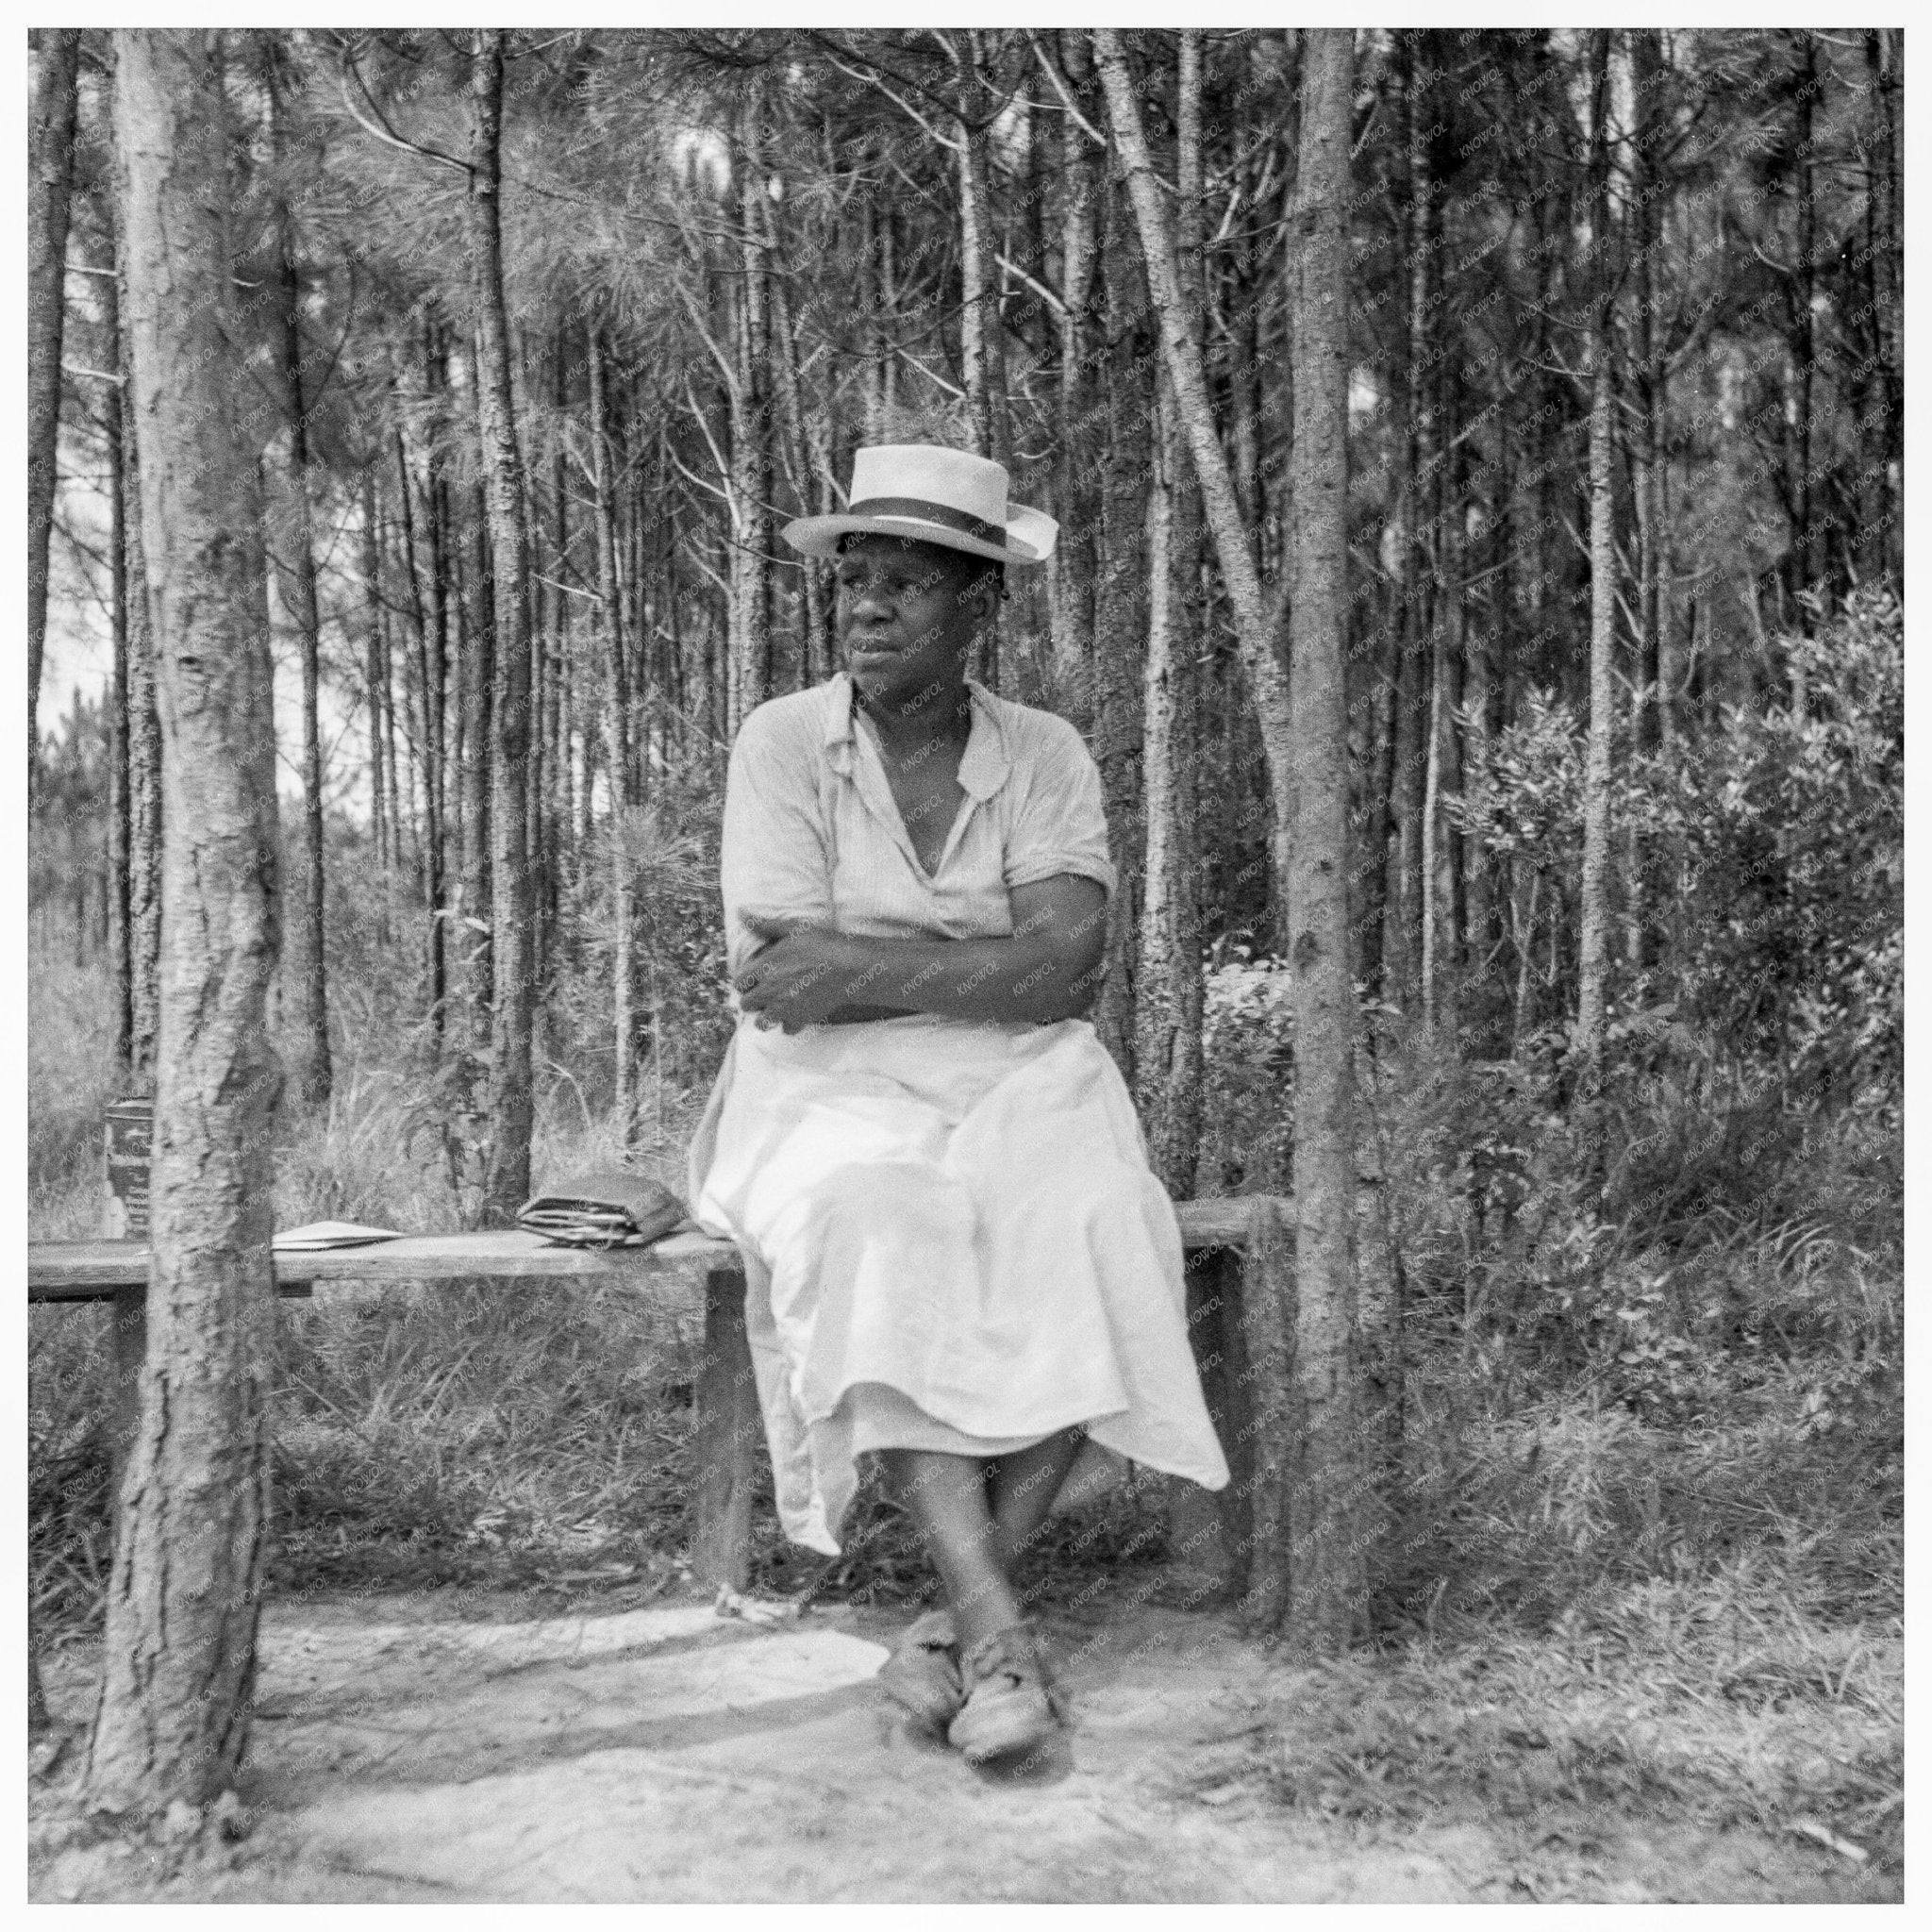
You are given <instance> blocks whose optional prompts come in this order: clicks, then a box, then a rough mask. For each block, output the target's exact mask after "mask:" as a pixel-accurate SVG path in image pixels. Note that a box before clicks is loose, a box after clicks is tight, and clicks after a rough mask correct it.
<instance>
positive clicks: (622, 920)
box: [587, 326, 637, 1143]
mask: <svg viewBox="0 0 1932 1932" xmlns="http://www.w3.org/2000/svg"><path fill="white" fill-rule="evenodd" d="M587 334H588V337H589V341H590V366H591V477H592V480H593V484H594V487H595V490H596V492H597V590H598V594H599V597H600V599H601V602H600V604H599V606H598V610H599V614H600V616H601V618H602V626H601V627H602V631H603V638H604V664H605V673H606V675H607V677H608V680H609V686H608V691H609V694H608V699H607V700H606V703H605V706H604V743H605V755H606V763H607V764H608V768H609V773H610V836H609V844H610V917H611V924H612V927H613V934H614V939H613V958H612V962H611V1003H610V1017H611V1046H612V1052H613V1055H614V1058H615V1067H616V1081H615V1085H614V1089H613V1091H614V1095H615V1108H616V1113H617V1123H618V1132H619V1134H620V1135H621V1136H622V1137H623V1138H624V1140H625V1142H626V1143H628V1141H629V1139H630V1132H631V1126H632V1116H633V1114H634V1112H635V1110H636V1108H637V1065H636V1060H637V949H636V933H635V927H636V924H637V908H636V907H635V905H633V903H632V898H631V884H630V860H629V855H628V854H627V852H626V851H625V823H626V818H627V815H628V813H629V810H630V808H631V806H632V804H633V802H634V801H633V798H632V785H631V772H632V762H631V745H630V703H631V700H630V675H629V669H628V666H627V664H626V662H625V652H624V628H623V613H622V611H621V609H620V608H619V603H618V595H617V532H616V526H615V523H614V520H613V516H612V503H611V480H610V468H611V465H610V451H609V446H608V442H607V441H606V437H607V428H606V424H605V394H604V354H603V347H602V344H601V343H600V342H599V341H598V339H597V330H596V328H595V327H594V326H592V327H591V328H590V329H589V330H588V331H587Z"/></svg>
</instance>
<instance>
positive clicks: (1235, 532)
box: [1093, 27, 1294, 906]
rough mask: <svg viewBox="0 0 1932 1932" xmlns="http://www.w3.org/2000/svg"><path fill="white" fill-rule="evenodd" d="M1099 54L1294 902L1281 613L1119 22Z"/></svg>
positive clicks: (1104, 31)
mask: <svg viewBox="0 0 1932 1932" xmlns="http://www.w3.org/2000/svg"><path fill="white" fill-rule="evenodd" d="M1093 48H1094V58H1095V62H1096V64H1097V66H1098V67H1099V69H1100V77H1101V83H1102V86H1103V87H1104V88H1105V90H1106V93H1107V103H1108V118H1109V120H1110V121H1111V123H1112V125H1113V128H1114V134H1115V139H1116V140H1117V142H1119V144H1120V151H1121V158H1122V162H1123V165H1124V169H1125V173H1126V177H1127V188H1128V192H1129V193H1130V194H1131V196H1132V198H1133V206H1134V215H1135V220H1136V223H1137V225H1138V226H1139V229H1140V235H1141V255H1142V258H1143V259H1144V260H1145V262H1146V268H1147V280H1148V291H1149V293H1150V295H1151V297H1152V299H1153V305H1154V308H1155V312H1156V313H1157V315H1158V317H1159V320H1160V336H1161V343H1162V347H1163V349H1164V351H1165V354H1166V358H1167V363H1168V373H1169V375H1170V376H1171V377H1172V379H1173V381H1174V392H1175V397H1176V401H1177V404H1178V407H1179V409H1180V415H1181V421H1182V423H1183V425H1185V426H1186V429H1187V436H1188V446H1189V449H1190V451H1191V454H1192V457H1193V466H1194V474H1195V475H1196V477H1197V478H1198V479H1199V482H1200V486H1201V499H1202V506H1203V509H1204V512H1205V515H1206V519H1207V523H1208V528H1209V529H1210V530H1211V531H1212V533H1213V536H1214V550H1215V556H1216V557H1217V558H1218V559H1219V561H1220V564H1221V575H1222V581H1223V582H1224V584H1225V586H1226V588H1227V599H1228V603H1229V604H1230V605H1231V606H1232V607H1233V609H1234V616H1235V628H1236V632H1237V634H1238V635H1239V637H1240V639H1241V662H1242V664H1243V666H1244V668H1245V669H1246V671H1247V675H1248V689H1249V691H1250V692H1251V693H1252V695H1253V699H1254V705H1255V712H1256V716H1257V719H1258V721H1259V723H1260V726H1261V747H1262V752H1263V756H1264V758H1265V759H1266V761H1267V766H1268V788H1269V792H1270V796H1271V799H1272V801H1273V804H1274V882H1275V887H1276V892H1275V903H1276V905H1277V906H1278V905H1282V904H1285V902H1286V893H1285V890H1284V889H1285V885H1286V881H1287V876H1288V831H1289V818H1290V814H1289V790H1290V785H1291V779H1292V767H1293V761H1294V749H1293V748H1294V738H1293V733H1292V731H1291V727H1290V721H1289V713H1288V680H1287V678H1286V677H1284V676H1283V675H1282V669H1281V663H1280V660H1279V658H1277V656H1276V655H1275V637H1276V634H1277V633H1278V631H1279V629H1280V623H1279V617H1278V615H1277V614H1276V612H1275V611H1274V610H1271V608H1269V606H1268V604H1267V602H1266V601H1265V600H1264V598H1263V596H1262V593H1261V579H1260V574H1259V572H1258V571H1257V568H1256V565H1255V557H1254V551H1253V549H1252V547H1251V538H1250V533H1249V532H1248V531H1247V530H1246V529H1245V528H1243V526H1242V525H1241V507H1240V505H1239V503H1238V502H1237V501H1236V498H1235V492H1234V479H1233V476H1232V474H1231V473H1230V471H1229V469H1228V463H1227V457H1226V455H1225V453H1224V451H1223V449H1222V447H1221V438H1220V433H1219V432H1218V430H1217V429H1216V427H1215V424H1214V412H1213V408H1212V405H1211V404H1210V402H1209V400H1208V384H1207V377H1206V375H1205V373H1204V370H1203V366H1202V357H1201V354H1200V351H1199V349H1198V347H1197V346H1196V339H1195V338H1194V336H1193V335H1192V334H1191V331H1190V329H1189V327H1188V325H1187V320H1186V305H1185V304H1184V302H1183V301H1182V298H1181V292H1180V286H1179V272H1178V270H1177V268H1176V266H1175V262H1174V236H1173V229H1172V226H1171V225H1170V223H1169V220H1168V215H1167V209H1166V208H1165V206H1164V205H1163V204H1162V202H1161V199H1160V190H1159V188H1158V184H1157V183H1156V181H1155V179H1154V164H1153V161H1152V159H1151V158H1150V157H1149V155H1148V151H1147V136H1146V131H1145V128H1144V126H1143V125H1142V122H1141V104H1140V100H1139V97H1138V96H1137V95H1136V94H1135V92H1134V90H1133V83H1132V81H1131V79H1130V78H1129V76H1128V74H1127V63H1126V56H1125V54H1124V51H1123V49H1122V46H1121V40H1120V35H1119V34H1118V33H1117V32H1116V31H1115V30H1114V29H1113V28H1111V27H1096V28H1094V30H1093Z"/></svg>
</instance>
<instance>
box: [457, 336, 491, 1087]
mask: <svg viewBox="0 0 1932 1932" xmlns="http://www.w3.org/2000/svg"><path fill="white" fill-rule="evenodd" d="M481 360H482V358H481V354H480V352H479V353H478V356H477V358H476V361H477V365H478V366H479V367H480V364H481ZM472 401H473V402H474V403H475V407H476V430H477V437H478V446H479V448H481V447H482V442H481V439H482V435H483V413H482V402H483V396H482V386H481V384H480V383H479V384H478V385H477V386H476V388H475V390H474V391H472ZM485 460H486V461H487V460H488V458H487V455H486V457H485ZM466 523H467V529H468V535H469V539H470V544H469V555H468V557H467V558H466V559H465V567H464V583H463V597H462V603H461V608H462V610H463V611H464V613H465V615H466V618H467V622H466V623H465V625H464V626H463V628H462V629H461V630H460V631H459V632H458V658H457V688H458V691H459V692H460V700H459V702H460V710H459V713H458V727H457V728H458V732H459V734H460V737H459V739H458V752H457V769H458V774H459V791H458V807H459V809H460V810H461V813H462V824H461V844H462V873H461V882H462V885H461V897H460V909H461V914H462V917H461V919H460V920H459V922H458V934H457V957H458V959H459V960H460V961H461V962H462V988H463V991H462V1001H463V1009H464V1012H465V1015H466V1018H467V1025H468V1031H469V1039H470V1043H471V1045H472V1046H474V1047H475V1048H476V1049H477V1051H478V1052H481V1051H482V1050H483V1049H484V1048H486V1047H487V1046H488V1045H489V1043H490V1034H491V1026H492V1024H494V1022H493V1019H492V974H493V970H494V960H493V948H492V946H491V921H490V906H491V874H492V870H493V869H492V866H491V816H492V812H491V779H492V772H491V764H492V753H491V742H492V741H491V716H492V713H493V712H494V710H495V684H496V606H495V596H494V592H493V590H492V587H491V541H490V539H491V527H490V491H489V486H488V483H487V481H486V479H485V478H484V477H483V476H482V475H480V474H479V475H477V477H476V480H475V483H474V484H473V485H472V487H471V490H470V513H469V516H468V518H467V520H466Z"/></svg>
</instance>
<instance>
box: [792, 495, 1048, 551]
mask: <svg viewBox="0 0 1932 1932" xmlns="http://www.w3.org/2000/svg"><path fill="white" fill-rule="evenodd" d="M779 534H780V535H781V536H782V537H783V538H784V539H785V541H786V542H788V543H789V544H791V547H792V549H794V550H802V551H803V552H804V553H805V554H806V556H808V557H836V556H838V554H839V540H840V538H841V537H904V538H907V539H908V541H912V542H915V543H937V544H938V545H939V546H940V547H941V549H942V550H963V551H964V552H965V553H966V554H967V555H968V556H969V557H986V558H991V559H992V560H993V561H994V562H996V563H1021V564H1032V563H1044V562H1045V561H1046V559H1047V558H1049V557H1051V556H1052V555H1053V549H1054V545H1055V544H1056V543H1057V542H1058V541H1059V534H1060V526H1059V525H1058V524H1057V523H1056V522H1055V521H1054V520H1053V518H1051V517H1050V516H1048V515H1046V514H1045V513H1044V512H1043V511H1041V510H1037V509H1024V508H1015V509H1014V511H1013V514H1012V515H1011V516H1009V517H1008V519H1007V541H1006V542H1005V544H1004V545H1002V544H998V543H989V542H986V541H983V540H982V539H980V538H978V537H969V536H968V535H967V534H966V533H965V532H964V531H963V530H955V529H951V528H949V527H948V526H947V525H944V524H929V523H926V522H925V521H924V519H923V518H920V517H851V516H836V517H799V518H797V519H796V520H794V521H793V522H791V523H789V524H787V525H785V527H784V529H783V530H782V531H780V532H779Z"/></svg>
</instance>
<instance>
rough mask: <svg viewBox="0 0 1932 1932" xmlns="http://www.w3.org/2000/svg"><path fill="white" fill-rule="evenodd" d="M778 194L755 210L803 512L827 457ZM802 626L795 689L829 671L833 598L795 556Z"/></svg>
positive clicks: (821, 574) (822, 572) (813, 505)
mask: <svg viewBox="0 0 1932 1932" xmlns="http://www.w3.org/2000/svg"><path fill="white" fill-rule="evenodd" d="M779 188H780V190H781V192H780V194H779V196H778V197H776V198H774V197H773V196H772V195H760V196H759V197H758V216H759V219H760V221H761V223H762V228H761V234H762V238H763V241H764V244H765V248H766V251H767V253H768V255H769V257H770V259H771V274H770V276H769V277H768V287H769V289H770V292H771V301H772V338H773V340H772V350H773V355H772V374H773V375H774V379H775V384H776V388H777V391H778V395H777V401H778V410H779V415H780V417H781V419H782V420H783V423H784V425H785V442H786V447H787V452H788V455H789V458H790V464H791V475H792V487H793V489H794V490H795V491H796V492H797V496H798V508H799V513H800V514H801V515H809V514H811V513H813V512H814V511H816V510H817V508H818V498H819V493H820V490H821V489H822V488H823V481H824V462H825V456H824V452H823V450H822V448H821V447H820V445H819V443H818V441H817V440H816V439H815V438H814V437H812V436H811V435H809V434H808V427H807V421H806V411H805V402H804V396H803V392H802V390H801V386H800V383H799V375H798V338H797V330H796V328H795V326H794V324H793V321H792V315H791V274H790V271H789V269H788V267H787V264H786V258H785V249H784V245H783V242H784V237H783V233H782V228H783V211H784V207H785V200H784V195H783V192H782V191H783V189H784V183H783V181H782V180H781V181H780V182H779ZM798 564H799V581H800V586H801V588H800V595H799V601H800V604H801V606H802V607H803V620H804V621H803V626H802V629H801V631H800V634H799V640H798V688H799V689H800V690H801V691H803V690H804V689H805V688H806V687H807V686H808V685H813V684H816V683H818V681H819V680H820V678H821V677H823V676H825V675H829V672H828V667H827V666H826V665H824V664H822V663H821V661H820V659H821V655H822V647H823V645H824V641H825V640H826V639H827V638H828V637H829V635H830V626H831V609H830V605H831V599H830V598H829V597H828V595H827V594H826V582H827V575H828V573H827V568H826V566H825V565H824V564H823V563H820V562H819V561H818V560H817V559H816V558H809V557H801V558H798Z"/></svg>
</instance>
